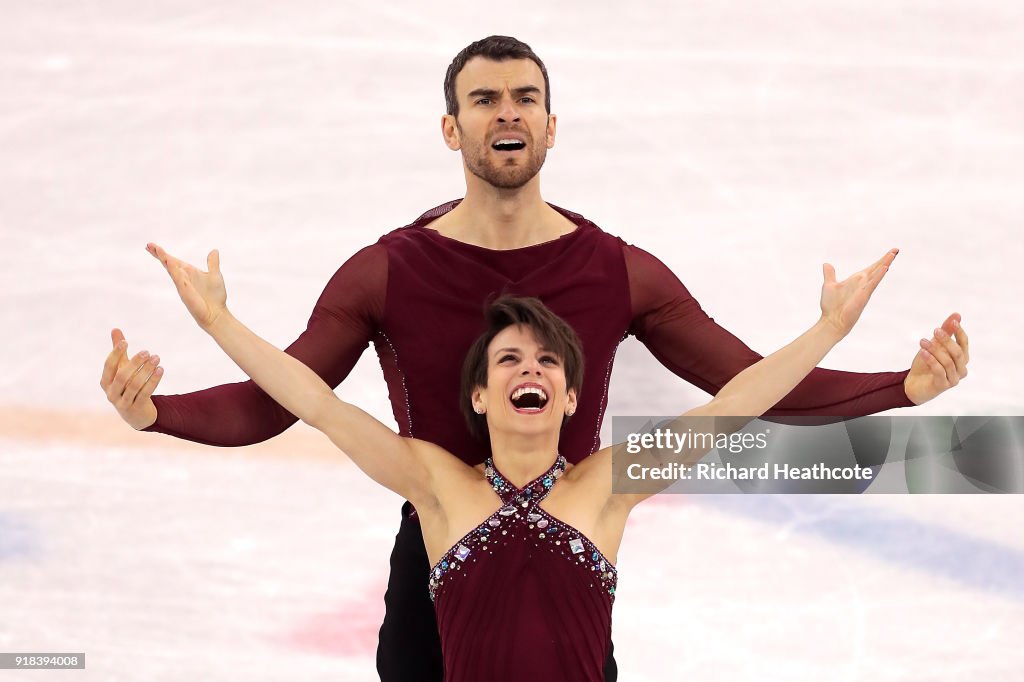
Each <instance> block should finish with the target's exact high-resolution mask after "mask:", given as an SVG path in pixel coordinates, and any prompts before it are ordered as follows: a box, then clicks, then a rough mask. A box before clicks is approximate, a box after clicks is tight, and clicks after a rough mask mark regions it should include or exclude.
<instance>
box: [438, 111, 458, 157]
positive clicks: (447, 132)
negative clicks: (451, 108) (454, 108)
mask: <svg viewBox="0 0 1024 682" xmlns="http://www.w3.org/2000/svg"><path fill="white" fill-rule="evenodd" d="M441 135H442V136H443V137H444V143H445V145H446V146H447V147H448V149H451V150H452V151H453V152H457V151H459V150H460V149H462V139H461V136H460V135H459V125H458V123H457V122H456V120H455V117H454V116H452V115H451V114H445V115H444V116H442V117H441Z"/></svg>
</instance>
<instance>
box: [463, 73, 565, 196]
mask: <svg viewBox="0 0 1024 682" xmlns="http://www.w3.org/2000/svg"><path fill="white" fill-rule="evenodd" d="M455 92H456V96H457V97H458V100H459V115H458V119H457V120H456V119H455V118H454V117H452V116H445V120H444V124H443V129H444V134H445V142H446V143H447V144H448V146H449V147H450V148H451V149H461V150H462V159H463V162H464V163H465V165H466V168H467V169H468V170H469V172H470V173H472V174H473V175H475V176H476V177H478V178H480V179H481V180H483V181H485V182H487V183H489V184H491V185H492V186H494V187H499V188H502V189H517V188H519V187H522V186H523V185H525V184H526V183H527V182H529V181H530V180H531V179H532V178H533V177H534V176H535V175H537V173H538V172H539V171H540V168H541V166H543V165H544V158H545V157H546V156H547V150H548V149H549V148H550V147H552V146H554V143H555V117H554V116H548V113H547V111H545V109H544V76H543V74H541V72H540V67H538V66H537V65H536V64H535V63H534V62H533V61H532V60H530V59H509V60H506V61H502V62H496V61H493V60H490V59H485V58H483V57H474V58H473V59H470V60H469V61H468V62H466V66H465V67H464V68H463V69H462V71H460V72H459V75H458V77H456V79H455Z"/></svg>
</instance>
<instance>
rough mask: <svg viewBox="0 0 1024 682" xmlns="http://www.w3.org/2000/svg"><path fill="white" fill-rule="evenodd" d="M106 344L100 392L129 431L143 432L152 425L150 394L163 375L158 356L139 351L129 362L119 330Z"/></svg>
mask: <svg viewBox="0 0 1024 682" xmlns="http://www.w3.org/2000/svg"><path fill="white" fill-rule="evenodd" d="M110 340H111V341H112V342H113V344H114V349H113V350H112V351H110V355H108V356H107V361H106V362H105V363H103V376H101V377H100V388H102V389H103V392H104V393H106V394H107V400H109V401H110V404H111V405H113V406H114V408H115V409H117V413H118V414H119V415H121V419H123V420H125V421H126V422H127V423H128V425H129V426H131V427H132V428H133V429H136V430H140V429H144V428H146V427H147V426H151V425H152V424H153V423H154V422H156V405H155V404H153V391H154V390H155V389H156V387H157V384H159V383H160V379H161V377H163V375H164V368H163V367H160V356H158V355H150V354H149V353H147V352H146V351H141V352H139V353H136V355H135V357H133V358H130V359H129V358H128V342H127V341H125V338H124V334H122V333H121V330H120V329H114V330H112V331H111V332H110Z"/></svg>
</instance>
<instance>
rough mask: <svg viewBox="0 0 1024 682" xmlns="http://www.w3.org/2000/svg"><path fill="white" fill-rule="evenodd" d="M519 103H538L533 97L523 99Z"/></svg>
mask: <svg viewBox="0 0 1024 682" xmlns="http://www.w3.org/2000/svg"><path fill="white" fill-rule="evenodd" d="M519 101H520V102H526V103H527V104H533V103H534V102H536V101H537V100H535V99H534V98H532V97H523V98H522V99H521V100H519Z"/></svg>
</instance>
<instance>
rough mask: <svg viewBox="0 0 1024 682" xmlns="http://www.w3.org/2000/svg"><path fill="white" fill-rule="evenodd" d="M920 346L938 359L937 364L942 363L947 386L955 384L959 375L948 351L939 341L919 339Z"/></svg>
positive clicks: (958, 379)
mask: <svg viewBox="0 0 1024 682" xmlns="http://www.w3.org/2000/svg"><path fill="white" fill-rule="evenodd" d="M921 347H922V348H924V349H925V350H927V351H928V352H929V353H931V354H932V356H933V357H934V358H935V359H936V360H938V362H939V364H940V365H942V369H943V373H944V374H945V377H946V383H947V384H948V385H949V386H956V385H957V383H959V381H960V375H959V374H958V373H957V371H956V363H955V362H953V358H952V357H951V356H950V354H949V351H947V350H946V348H945V347H944V346H943V345H942V344H941V343H939V342H937V341H929V340H927V339H921Z"/></svg>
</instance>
